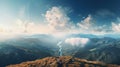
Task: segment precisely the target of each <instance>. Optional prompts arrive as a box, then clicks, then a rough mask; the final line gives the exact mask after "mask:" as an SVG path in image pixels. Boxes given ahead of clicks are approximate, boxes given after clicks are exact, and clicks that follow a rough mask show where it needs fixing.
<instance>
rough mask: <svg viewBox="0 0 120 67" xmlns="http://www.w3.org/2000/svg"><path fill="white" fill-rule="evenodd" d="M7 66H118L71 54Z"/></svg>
mask: <svg viewBox="0 0 120 67" xmlns="http://www.w3.org/2000/svg"><path fill="white" fill-rule="evenodd" d="M7 67H120V66H118V65H113V64H105V63H102V62H98V61H87V60H85V59H79V58H74V57H71V56H62V57H47V58H44V59H39V60H35V61H28V62H23V63H21V64H16V65H9V66H7Z"/></svg>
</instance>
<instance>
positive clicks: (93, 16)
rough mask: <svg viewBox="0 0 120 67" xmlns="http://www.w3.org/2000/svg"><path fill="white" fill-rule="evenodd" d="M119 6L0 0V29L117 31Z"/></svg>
mask: <svg viewBox="0 0 120 67" xmlns="http://www.w3.org/2000/svg"><path fill="white" fill-rule="evenodd" d="M119 6H120V0H99V1H98V0H76V1H74V0H0V9H1V10H0V28H1V29H0V30H1V32H6V31H7V32H24V30H28V31H29V32H31V33H33V32H37V33H43V32H44V33H46V32H49V33H50V30H52V31H51V32H52V33H56V32H73V33H88V32H86V31H88V30H89V32H90V33H93V34H94V33H96V32H97V33H101V32H102V33H109V32H110V33H111V32H117V33H118V32H120V30H119V29H120V23H119V22H120V19H119V17H120V13H119V11H120V7H119ZM51 17H52V18H51ZM49 27H50V28H49ZM26 28H27V29H26ZM31 28H33V29H31ZM47 28H49V29H50V30H47ZM36 29H37V30H36ZM35 30H36V31H35ZM41 30H42V31H41ZM68 30H69V31H68ZM78 31H80V32H78ZM91 31H92V32H91Z"/></svg>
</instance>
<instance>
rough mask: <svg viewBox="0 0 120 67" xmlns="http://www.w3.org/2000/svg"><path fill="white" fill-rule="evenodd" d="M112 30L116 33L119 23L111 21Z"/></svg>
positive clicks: (119, 26) (119, 28) (119, 27)
mask: <svg viewBox="0 0 120 67" xmlns="http://www.w3.org/2000/svg"><path fill="white" fill-rule="evenodd" d="M112 30H113V31H114V32H116V33H118V32H120V23H118V24H116V23H114V22H112Z"/></svg>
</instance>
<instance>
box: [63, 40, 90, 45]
mask: <svg viewBox="0 0 120 67" xmlns="http://www.w3.org/2000/svg"><path fill="white" fill-rule="evenodd" d="M88 41H89V39H88V38H67V39H66V40H65V43H67V44H70V45H72V46H75V45H76V46H81V47H83V46H84V45H85V44H87V43H88Z"/></svg>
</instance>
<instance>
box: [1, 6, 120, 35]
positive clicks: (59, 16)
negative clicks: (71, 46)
mask: <svg viewBox="0 0 120 67" xmlns="http://www.w3.org/2000/svg"><path fill="white" fill-rule="evenodd" d="M23 13H24V11H21V15H22V14H23ZM106 13H107V12H106ZM109 13H110V12H109ZM44 15H45V16H44V19H45V21H46V22H44V21H43V22H40V23H35V22H32V21H29V20H24V21H23V20H21V19H19V18H18V19H16V21H15V24H14V25H11V27H5V26H1V27H0V33H9V32H10V33H28V34H54V35H55V34H59V35H57V36H61V35H67V34H73V33H87V34H109V33H120V21H119V19H117V20H116V22H111V24H110V25H109V26H107V25H101V26H98V25H97V24H96V21H95V20H94V18H93V17H92V15H88V16H87V17H86V18H84V19H83V20H81V21H79V22H74V21H71V20H70V17H69V16H68V15H67V12H66V11H65V10H64V9H63V8H62V7H52V8H50V9H49V10H47V11H46V12H45V14H44ZM107 15H108V14H107ZM71 19H72V18H71ZM41 23H42V24H41Z"/></svg>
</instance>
